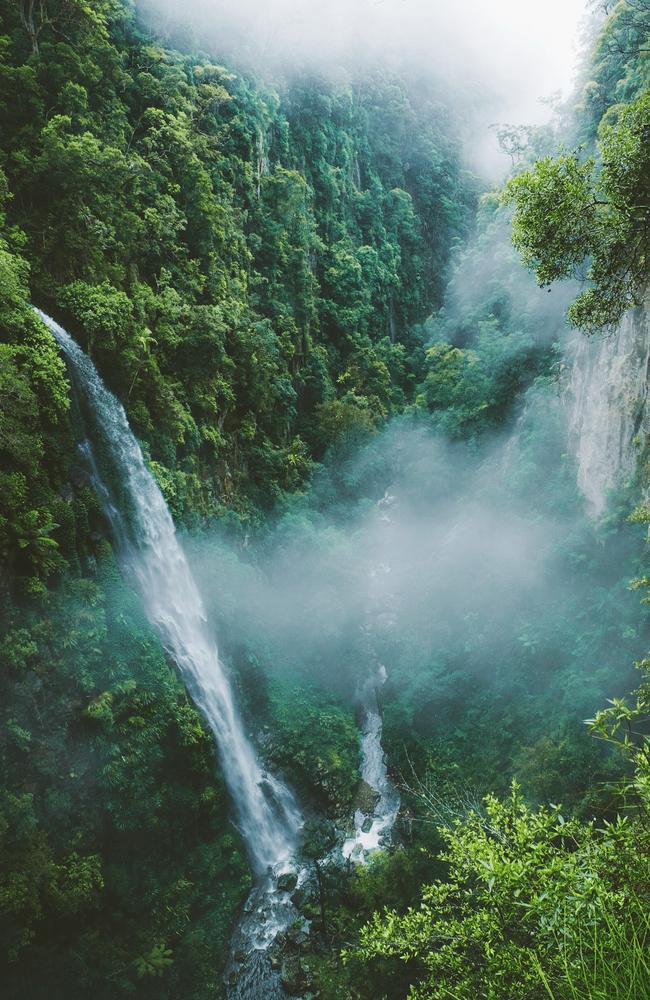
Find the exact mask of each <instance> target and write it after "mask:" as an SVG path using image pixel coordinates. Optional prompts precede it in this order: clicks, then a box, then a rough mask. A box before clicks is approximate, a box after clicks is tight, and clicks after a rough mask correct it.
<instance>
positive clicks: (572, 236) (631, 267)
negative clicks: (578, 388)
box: [504, 94, 650, 332]
mask: <svg viewBox="0 0 650 1000" xmlns="http://www.w3.org/2000/svg"><path fill="white" fill-rule="evenodd" d="M599 150H600V160H599V162H598V163H597V161H596V160H595V159H593V158H590V159H586V160H582V159H581V158H580V156H579V154H578V153H577V152H574V153H562V154H561V155H559V156H558V157H556V158H552V157H544V158H543V159H541V160H539V161H538V162H537V163H536V164H535V166H534V167H533V169H532V170H528V171H526V172H524V173H523V174H520V175H518V176H517V177H515V178H513V179H512V180H511V181H510V182H509V183H508V184H507V185H506V188H505V194H504V200H505V201H506V203H509V204H513V205H514V207H515V214H514V220H513V242H514V244H515V246H516V247H517V249H518V250H519V252H520V254H521V256H522V260H523V262H524V264H526V266H527V267H529V268H531V269H532V270H533V271H534V272H535V275H536V277H537V280H538V281H539V283H540V285H547V284H550V283H551V282H553V281H556V280H558V279H562V278H584V277H585V276H586V277H587V278H588V279H589V281H590V283H591V287H589V288H588V289H586V291H584V292H582V293H581V294H580V295H579V296H578V298H577V299H576V301H575V302H574V303H573V305H572V306H571V307H570V309H569V319H570V320H571V322H572V323H574V324H575V325H576V326H578V327H580V328H582V329H584V330H586V331H588V332H591V331H594V330H597V329H601V328H603V327H607V326H612V325H615V324H616V323H617V322H618V321H619V320H620V318H621V317H622V315H623V313H624V312H625V311H626V310H627V309H629V308H630V307H632V306H635V305H638V304H639V303H640V301H641V298H642V295H643V290H644V287H645V284H646V282H647V279H648V274H649V270H650V261H649V254H650V94H645V95H644V96H643V97H640V98H639V99H638V100H636V101H633V102H632V103H630V104H629V105H626V106H624V107H616V108H613V109H612V110H611V112H610V113H608V115H607V116H606V117H605V119H604V120H603V122H602V124H601V127H600V134H599ZM585 266H586V273H585V270H584V268H585Z"/></svg>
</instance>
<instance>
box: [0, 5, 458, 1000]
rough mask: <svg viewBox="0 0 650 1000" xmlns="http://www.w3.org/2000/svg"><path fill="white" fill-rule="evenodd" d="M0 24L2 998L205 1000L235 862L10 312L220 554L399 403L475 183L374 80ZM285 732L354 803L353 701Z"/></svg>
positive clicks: (99, 11) (441, 129)
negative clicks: (117, 410)
mask: <svg viewBox="0 0 650 1000" xmlns="http://www.w3.org/2000/svg"><path fill="white" fill-rule="evenodd" d="M0 18H1V22H0V45H1V46H2V60H1V65H0V133H1V136H2V143H1V150H0V179H1V183H0V199H1V211H2V218H1V223H2V236H1V244H0V269H1V275H0V279H1V280H0V340H1V343H0V358H1V369H0V371H1V374H0V378H1V380H2V392H1V394H0V421H1V440H0V452H1V454H0V457H1V471H0V537H1V542H0V548H1V551H2V576H1V579H0V586H1V589H2V599H3V607H2V632H3V650H2V653H3V655H2V660H3V669H2V679H1V682H0V683H1V686H2V696H1V702H2V709H1V711H2V723H1V729H0V746H1V752H2V781H1V784H2V790H1V792H0V840H1V843H2V862H1V864H2V875H1V881H0V886H1V888H0V900H1V904H0V910H1V914H2V916H1V920H2V928H3V935H2V941H3V954H2V962H3V966H2V982H3V995H6V996H15V997H19V996H20V997H24V996H29V997H31V998H34V1000H36V998H37V997H45V996H48V997H57V996H61V997H63V996H65V997H71V996H80V997H86V996H88V995H89V994H90V993H91V992H92V993H94V994H95V995H98V996H104V997H115V996H121V995H130V994H134V993H135V994H137V995H138V996H143V997H144V996H149V995H150V996H156V997H161V996H170V997H171V996H179V995H182V996H184V997H187V998H189V997H191V996H193V997H199V996H201V997H203V996H205V997H207V996H214V995H215V991H216V992H217V993H218V992H219V991H220V989H221V985H220V975H221V973H220V969H221V966H222V963H223V961H224V957H225V953H226V950H227V936H228V933H229V929H230V925H231V921H232V918H233V914H234V910H235V907H236V906H237V905H238V903H239V902H240V901H241V899H242V893H243V892H244V891H245V889H246V887H247V886H248V884H249V875H248V870H247V865H246V863H245V860H244V856H243V852H242V849H241V845H240V844H239V840H238V837H237V834H236V832H235V831H234V829H233V828H232V827H231V825H230V822H229V805H228V802H227V799H226V796H225V793H224V790H223V788H222V787H221V784H220V781H219V778H218V775H217V774H216V773H215V770H216V769H215V762H214V757H213V750H212V746H211V743H210V740H209V739H208V737H207V735H206V734H205V732H204V730H203V728H202V725H201V722H200V719H199V717H198V715H197V714H196V712H195V710H194V709H193V707H192V706H191V705H190V704H189V702H188V699H187V696H186V695H185V693H184V691H183V689H182V686H181V684H180V682H179V681H178V679H177V678H176V675H175V673H174V672H173V671H172V670H171V668H170V666H169V665H168V664H167V663H166V662H165V658H164V656H163V654H162V651H161V650H160V647H159V644H158V642H157V640H156V639H155V638H154V636H153V634H152V633H151V631H150V628H149V626H148V625H147V623H146V622H145V621H144V619H143V617H142V614H141V612H140V610H139V609H138V606H137V603H136V602H135V600H134V598H133V597H132V596H131V595H130V594H129V593H128V591H127V590H126V589H125V588H124V585H123V584H122V583H121V582H120V580H119V576H118V574H117V570H116V567H115V564H114V561H113V555H112V551H111V547H110V544H109V542H108V540H107V531H106V526H105V524H104V522H103V519H102V517H101V514H100V510H99V505H98V502H97V498H96V496H95V495H94V492H93V490H92V488H91V484H90V481H89V479H88V475H87V472H86V470H85V469H84V466H83V462H82V461H81V460H80V458H79V456H78V454H77V440H78V436H79V434H80V424H79V419H78V414H77V409H76V404H75V400H74V398H73V394H72V392H71V389H70V385H69V382H68V378H67V376H66V371H65V367H64V365H63V363H62V361H61V360H60V358H59V356H58V352H57V350H56V348H55V345H54V342H53V340H52V339H51V338H50V337H49V336H48V335H47V334H46V332H45V330H44V328H43V327H42V325H41V324H40V323H39V321H38V320H37V319H36V317H35V315H34V314H33V313H32V311H31V308H30V303H36V304H38V305H41V306H43V307H45V308H47V309H48V310H49V311H50V312H52V313H54V314H55V315H56V316H57V317H58V318H60V319H62V320H63V321H65V322H66V323H67V324H68V325H69V326H70V328H71V329H72V330H73V331H74V332H75V334H76V335H77V336H78V338H79V340H80V342H81V343H82V344H83V345H84V346H85V347H86V348H87V349H88V350H89V352H90V353H91V354H92V356H93V358H94V359H95V361H96V363H97V365H98V367H99V368H100V370H101V371H102V373H103V375H104V376H105V379H106V382H107V383H108V385H109V386H110V387H111V388H112V389H113V390H114V391H115V393H116V394H117V395H118V396H119V397H120V399H121V400H122V401H123V403H124V405H125V407H126V409H127V412H128V415H129V419H130V421H131V424H132V426H133V427H134V429H135V431H136V432H137V434H138V435H139V437H140V438H141V440H142V441H143V443H145V444H146V445H147V447H148V449H149V455H150V459H151V467H152V469H153V470H154V472H155V474H156V476H157V477H158V479H159V481H160V483H161V486H162V488H163V490H164V492H165V494H166V497H167V499H168V502H169V504H170V506H171V509H172V511H173V513H174V514H175V516H176V517H177V519H178V520H180V521H185V522H186V523H188V524H189V523H194V524H196V523H198V522H199V521H204V520H205V519H206V518H211V517H218V518H219V519H220V520H221V521H223V522H224V523H226V524H230V525H232V527H233V529H234V530H235V532H236V533H238V532H240V530H241V536H242V537H243V529H240V526H243V528H246V526H247V525H249V524H255V523H257V522H259V520H260V516H261V515H260V511H261V510H262V509H263V508H267V509H268V508H272V507H273V506H274V504H276V503H277V502H278V500H280V499H281V498H282V497H283V496H284V495H286V494H287V493H290V492H291V491H293V490H296V489H298V488H299V487H300V486H301V485H302V484H303V483H304V482H305V480H306V478H307V476H308V474H309V472H310V468H311V465H312V463H313V461H314V459H317V458H320V457H321V456H322V455H323V453H324V451H325V449H326V448H328V447H329V446H330V445H331V444H332V443H333V442H335V441H337V440H341V439H346V438H350V437H354V436H355V435H357V434H359V433H365V432H367V431H368V430H371V429H372V428H374V427H376V426H378V425H379V424H380V423H381V422H382V421H383V420H384V419H385V418H386V417H387V416H388V415H389V414H391V413H393V412H397V411H399V410H400V409H401V408H402V407H403V406H404V404H405V403H406V402H407V401H408V400H409V399H410V398H411V397H412V394H413V389H414V386H415V383H416V381H417V378H418V372H419V370H420V364H421V360H422V352H421V342H422V339H421V337H420V336H419V335H418V333H417V326H418V324H419V323H421V322H422V321H423V320H424V319H425V317H426V316H427V314H428V313H429V312H430V311H431V310H432V309H433V308H435V307H436V306H437V305H438V304H439V303H440V300H441V294H442V289H443V287H444V273H445V267H446V262H447V259H448V255H449V249H450V246H451V245H452V244H453V242H454V240H456V239H458V238H460V237H462V235H463V233H464V232H465V231H466V227H467V224H468V214H469V210H470V207H471V204H472V201H473V197H474V195H473V187H472V183H471V180H470V178H468V177H466V176H464V175H463V172H462V170H461V168H460V164H459V158H458V151H457V148H456V143H455V140H454V138H453V123H452V122H451V121H450V118H449V115H448V112H447V111H446V110H445V108H444V106H443V105H441V104H440V103H439V102H438V100H437V98H436V97H435V95H433V94H432V95H430V96H429V97H426V96H422V95H418V97H417V99H416V98H415V97H414V96H413V95H412V94H411V93H409V90H408V87H407V86H406V84H405V83H404V82H403V81H401V80H400V79H399V78H397V77H394V76H390V75H386V74H377V75H376V76H375V77H373V78H370V79H365V80H363V81H355V80H351V81H350V82H349V83H348V84H345V85H340V84H335V83H332V82H330V81H328V80H325V79H323V80H304V81H295V82H294V83H293V84H292V85H291V86H284V87H283V88H282V92H281V93H279V92H277V91H275V90H272V89H270V88H268V87H266V86H264V85H262V84H260V83H257V82H256V81H254V80H252V79H250V78H248V77H245V76H242V75H241V74H238V73H236V72H234V71H230V70H229V69H228V68H224V67H223V66H220V65H215V64H214V63H213V61H212V60H210V59H208V58H207V57H196V56H185V55H181V54H179V53H176V52H173V51H170V50H167V49H164V48H162V47H160V46H159V44H157V42H156V41H155V39H152V38H150V37H149V36H148V35H147V34H146V33H145V32H143V31H142V30H141V29H140V28H138V25H137V22H136V19H135V16H134V12H133V10H132V8H131V5H129V4H128V3H121V2H106V3H99V4H89V3H85V2H81V0H48V2H47V3H43V4H31V3H10V2H5V3H3V4H2V5H0ZM308 712H309V713H310V718H311V719H312V721H313V723H314V725H315V726H318V725H319V724H320V723H321V718H320V715H319V713H323V720H326V721H325V722H323V724H322V725H321V730H322V732H323V734H324V735H323V740H322V741H321V743H320V745H314V746H313V747H312V748H311V750H309V749H308V750H307V751H306V753H307V757H306V761H305V763H306V767H307V769H308V770H309V768H310V760H311V761H312V763H313V762H314V761H317V760H321V764H320V765H319V766H320V768H321V770H323V768H324V780H325V781H326V783H327V775H328V767H327V766H326V765H323V763H322V760H323V759H324V755H325V756H326V755H327V752H328V751H327V746H326V744H327V740H328V739H329V740H330V741H332V743H333V745H336V749H334V746H333V748H332V750H331V761H332V763H331V766H330V767H329V771H332V770H333V769H334V770H335V768H334V764H333V762H334V760H335V759H336V760H338V761H339V762H340V761H341V760H345V766H344V767H343V765H342V764H341V763H339V764H338V765H337V766H338V767H339V769H340V770H342V771H343V773H344V777H342V778H341V779H340V780H341V781H342V782H343V785H344V787H345V794H346V795H349V786H350V785H351V784H353V783H354V780H355V779H354V775H355V773H356V766H357V754H358V751H357V746H356V734H355V730H354V726H353V723H352V719H351V713H350V710H347V711H345V712H343V711H342V710H341V709H340V708H339V707H337V706H336V705H331V704H330V703H329V702H328V701H327V699H325V701H324V702H323V701H322V698H321V700H320V701H319V699H312V700H310V701H309V708H308ZM342 747H345V751H343V750H342ZM310 753H311V754H312V757H311V758H310V757H309V754H310ZM342 753H344V754H345V755H346V756H344V757H343V758H342V757H341V754H342ZM319 755H320V756H319ZM304 757H305V754H304V751H303V759H304ZM333 781H334V784H333V785H332V788H333V789H334V791H333V792H332V794H333V795H336V794H339V792H338V791H337V785H336V779H335V778H334V779H333ZM163 973H164V979H161V978H160V977H161V976H162V975H163Z"/></svg>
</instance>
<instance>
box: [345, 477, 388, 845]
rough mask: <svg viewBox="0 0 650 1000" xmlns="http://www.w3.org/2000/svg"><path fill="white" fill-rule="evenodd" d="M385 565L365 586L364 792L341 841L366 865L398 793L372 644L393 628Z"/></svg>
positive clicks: (383, 504) (384, 515)
mask: <svg viewBox="0 0 650 1000" xmlns="http://www.w3.org/2000/svg"><path fill="white" fill-rule="evenodd" d="M394 503H395V497H394V496H390V495H389V494H388V492H386V493H385V494H384V496H383V498H382V499H381V500H380V501H379V503H378V504H377V507H378V509H379V512H380V517H379V522H380V524H381V525H382V526H383V530H384V532H390V527H391V524H392V519H391V517H390V514H389V510H390V508H391V507H392V506H393V504H394ZM389 579H390V565H388V563H386V562H375V563H373V565H372V566H371V569H370V575H369V581H368V583H369V586H368V608H367V621H366V625H365V629H364V632H365V637H366V647H367V652H368V658H369V660H370V662H371V664H372V670H371V672H370V675H369V676H368V677H367V679H366V681H365V683H364V684H363V685H362V686H361V688H360V690H359V694H358V704H359V714H360V722H361V782H362V788H363V789H365V794H364V795H362V796H361V801H360V802H358V805H357V808H356V809H355V812H354V829H353V830H352V832H351V834H350V836H349V837H348V838H347V839H346V840H345V842H344V844H343V847H342V853H343V857H344V858H346V859H349V860H350V861H353V862H355V863H356V864H365V862H366V859H367V857H368V855H371V854H372V853H373V852H374V851H377V850H379V849H380V848H382V847H385V846H386V844H387V842H388V841H389V840H390V836H391V832H392V830H393V827H394V825H395V822H396V820H397V816H398V814H399V810H400V805H401V801H400V796H399V792H398V791H397V789H396V788H395V786H394V785H393V783H392V782H391V780H390V778H389V777H388V767H387V764H386V755H385V753H384V748H383V746H382V735H383V719H382V713H381V708H380V704H379V691H380V690H381V688H382V687H383V685H384V684H385V683H386V679H387V677H388V674H387V671H386V667H385V666H384V664H383V663H380V662H379V660H378V659H377V657H376V655H375V652H374V646H375V635H376V633H377V632H390V631H391V630H392V629H393V627H394V621H393V614H392V611H391V605H392V602H393V595H392V594H391V593H390V590H389V589H387V586H388V581H389Z"/></svg>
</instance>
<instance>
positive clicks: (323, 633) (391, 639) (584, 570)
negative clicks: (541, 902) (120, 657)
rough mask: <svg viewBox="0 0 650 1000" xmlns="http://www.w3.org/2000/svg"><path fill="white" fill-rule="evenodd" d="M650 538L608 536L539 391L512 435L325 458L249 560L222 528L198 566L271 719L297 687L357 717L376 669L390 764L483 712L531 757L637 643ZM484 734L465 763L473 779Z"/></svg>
mask: <svg viewBox="0 0 650 1000" xmlns="http://www.w3.org/2000/svg"><path fill="white" fill-rule="evenodd" d="M640 535H641V532H640V531H639V529H637V528H633V527H630V526H627V527H626V528H625V529H624V530H623V531H622V533H621V534H620V535H619V536H618V538H617V539H616V541H614V539H611V540H610V541H609V542H605V541H603V539H602V538H601V539H600V540H598V539H599V536H598V531H597V528H596V526H595V525H594V524H592V523H591V522H590V521H589V519H588V518H587V517H586V516H585V514H584V504H583V500H582V498H581V497H580V496H579V494H578V491H577V488H576V485H575V468H574V463H573V459H572V457H571V456H570V454H569V453H568V449H567V440H566V414H565V412H564V404H563V402H562V400H561V398H560V397H559V395H558V393H557V391H555V390H554V389H549V388H548V387H541V386H535V387H533V388H531V390H530V391H529V392H528V394H527V396H526V398H525V400H524V403H523V408H522V410H521V413H520V416H519V419H518V420H517V421H516V422H515V424H514V426H513V428H512V430H511V431H510V432H509V433H501V434H495V435H492V436H491V437H490V438H489V440H486V441H484V442H483V443H482V444H481V445H480V446H477V445H476V443H474V444H453V443H450V442H449V441H446V440H445V439H444V438H443V437H442V436H441V435H439V434H436V433H433V432H432V431H431V429H430V428H429V427H427V426H425V425H423V424H422V423H419V422H418V421H412V420H409V419H406V420H402V421H398V422H394V423H393V424H391V425H390V426H389V427H388V428H387V429H386V430H385V431H384V432H382V433H380V434H378V435H377V436H376V437H375V438H374V439H373V440H371V441H369V442H368V443H367V444H366V445H365V446H363V447H361V448H358V449H353V450H352V451H350V452H348V453H347V454H344V453H339V454H336V455H331V456H330V457H329V459H328V461H327V462H326V463H325V464H324V466H323V467H322V468H321V469H320V470H319V472H318V473H317V475H316V476H315V478H314V481H313V484H312V487H311V490H310V491H309V492H308V493H307V494H305V495H304V496H303V497H302V498H300V499H299V500H297V501H296V502H295V503H294V504H293V505H292V506H291V507H290V509H289V510H287V511H286V512H285V513H284V515H282V516H281V517H279V518H278V519H277V521H276V522H275V524H274V525H273V527H272V528H271V530H270V531H269V532H268V533H267V535H266V536H265V537H264V539H263V541H261V542H260V543H258V544H252V543H250V542H249V543H247V545H245V546H244V547H243V548H242V547H241V545H237V544H232V543H229V542H227V541H226V540H225V538H224V537H223V536H222V535H220V534H219V533H216V534H214V533H213V534H212V535H206V536H203V537H202V538H201V539H200V541H199V542H198V543H195V544H194V546H193V547H192V560H193V565H194V569H195V572H196V574H197V577H198V579H199V582H200V586H201V590H202V592H203V593H204V594H205V595H206V596H207V599H208V605H209V611H210V615H211V617H212V619H213V621H214V622H215V628H216V629H217V631H218V632H219V634H220V636H221V637H222V638H223V640H224V642H225V652H226V655H227V656H228V657H230V659H231V661H232V662H233V665H234V666H235V669H236V671H237V672H238V673H239V674H240V683H241V684H242V692H241V697H242V700H243V701H244V703H246V702H248V703H249V705H250V709H249V711H250V715H251V718H253V717H255V718H257V719H258V720H259V719H260V718H262V719H263V718H264V715H265V708H264V702H265V699H266V697H267V695H266V694H264V693H263V692H264V691H267V690H268V692H270V698H271V701H272V700H273V691H274V689H275V688H277V685H280V688H279V689H280V690H281V689H282V685H286V684H289V685H291V686H297V687H299V688H307V689H309V688H313V689H318V690H321V691H323V692H325V695H326V697H328V698H335V699H340V700H341V702H342V703H343V704H344V705H347V706H348V707H349V709H350V710H353V708H354V705H355V701H356V697H357V695H358V691H359V689H360V687H361V685H362V684H363V682H364V681H365V680H366V678H367V677H368V675H369V673H371V671H372V670H373V669H374V667H373V664H376V663H377V662H379V663H381V664H382V665H383V666H384V667H385V668H386V671H387V674H388V684H387V688H386V696H385V698H386V705H385V712H386V719H387V737H386V739H387V749H388V752H389V759H390V758H391V756H392V757H393V758H399V756H400V752H401V748H402V746H403V745H404V740H405V737H404V732H405V729H406V730H407V731H408V730H410V731H411V733H412V736H413V739H415V740H416V741H417V739H418V738H419V736H418V734H419V735H421V736H422V737H423V738H431V736H432V734H433V736H434V737H437V738H440V739H441V740H443V741H445V743H451V742H453V741H454V739H455V736H454V735H453V732H451V731H450V727H451V730H453V728H454V727H455V726H458V727H460V728H461V729H464V728H465V727H466V725H467V724H468V720H471V719H473V718H475V717H476V713H477V712H478V713H479V714H481V713H483V714H485V713H487V717H488V718H490V717H492V718H494V717H498V718H500V720H501V722H500V726H501V725H502V726H503V729H502V733H501V736H500V737H499V738H503V739H504V740H507V739H509V740H510V741H512V737H513V734H514V733H519V734H520V737H519V738H520V745H523V746H527V745H530V744H534V743H535V740H536V739H537V738H542V736H543V735H544V734H546V733H548V732H551V733H553V732H555V731H559V730H561V729H562V728H563V727H566V726H567V725H569V727H570V729H571V732H572V733H573V738H576V739H579V738H580V737H581V733H582V730H583V726H582V720H583V719H584V718H585V717H586V716H587V715H588V714H590V713H591V712H593V711H594V709H595V708H596V707H597V706H598V705H599V704H601V703H602V700H603V698H605V697H608V696H611V694H612V691H617V692H618V691H621V692H622V691H623V690H625V688H626V684H627V685H629V682H630V678H631V675H632V669H631V664H632V662H633V660H634V659H635V657H636V656H638V655H640V654H641V652H642V649H643V644H644V641H645V636H644V634H643V633H644V629H643V626H642V625H640V623H639V613H638V602H637V599H636V597H635V596H634V595H633V594H630V593H629V592H628V590H627V586H626V584H627V580H628V579H629V575H630V574H631V573H632V571H633V570H632V566H633V564H634V560H635V558H636V555H635V554H638V551H639V548H640V546H639V539H640ZM596 620H597V625H596V624H595V621H596ZM489 706H491V707H489ZM391 713H397V715H398V716H399V721H398V722H396V723H395V725H396V730H395V732H396V733H398V735H397V736H396V737H395V738H396V739H397V740H398V745H393V744H391V718H392V715H391ZM492 738H493V737H491V736H490V737H488V736H486V737H484V738H483V741H482V740H481V737H476V739H475V740H473V741H472V743H471V745H470V746H468V747H467V748H466V751H464V752H465V753H467V755H470V754H476V755H477V758H478V763H476V764H475V765H474V769H475V771H477V772H480V770H481V767H482V766H483V765H482V764H481V755H482V754H484V753H485V754H487V753H488V751H487V749H486V747H487V745H488V744H489V742H490V740H491V739H492ZM585 738H586V737H585ZM504 752H506V751H504ZM487 759H488V758H487V756H486V761H487ZM485 766H486V768H487V764H486V765H485ZM491 766H492V767H493V766H494V761H492V764H491ZM502 766H503V765H502ZM513 766H514V765H513ZM505 767H506V770H507V767H508V765H507V764H506V765H505ZM508 773H510V772H508ZM498 781H499V778H495V776H494V773H491V774H489V775H488V774H487V771H486V783H487V782H491V784H492V786H494V784H495V783H498Z"/></svg>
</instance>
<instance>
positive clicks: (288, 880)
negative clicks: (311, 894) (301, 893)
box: [278, 872, 298, 892]
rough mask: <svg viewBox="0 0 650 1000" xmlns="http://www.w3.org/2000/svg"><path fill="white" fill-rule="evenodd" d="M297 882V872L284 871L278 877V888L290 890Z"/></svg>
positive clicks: (282, 890) (285, 890)
mask: <svg viewBox="0 0 650 1000" xmlns="http://www.w3.org/2000/svg"><path fill="white" fill-rule="evenodd" d="M297 884H298V874H297V872H284V873H283V874H282V875H280V876H279V878H278V889H279V890H280V892H292V891H293V890H294V889H295V888H296V886H297Z"/></svg>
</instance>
